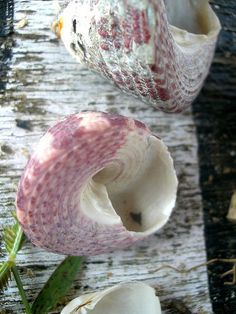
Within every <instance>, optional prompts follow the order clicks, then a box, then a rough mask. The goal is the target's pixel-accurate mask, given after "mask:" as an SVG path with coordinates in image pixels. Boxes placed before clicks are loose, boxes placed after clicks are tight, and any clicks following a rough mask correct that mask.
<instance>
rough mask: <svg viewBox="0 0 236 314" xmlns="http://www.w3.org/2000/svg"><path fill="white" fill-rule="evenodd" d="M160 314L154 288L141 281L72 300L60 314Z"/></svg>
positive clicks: (122, 284)
mask: <svg viewBox="0 0 236 314" xmlns="http://www.w3.org/2000/svg"><path fill="white" fill-rule="evenodd" d="M75 313H77V314H88V313H91V314H161V306H160V302H159V299H158V297H157V296H156V295H155V290H154V289H153V288H151V287H150V286H148V285H146V284H144V283H141V282H126V283H121V284H118V285H116V286H113V287H110V288H107V289H105V290H103V291H100V292H95V293H90V294H87V295H83V296H81V297H78V298H76V299H74V300H72V301H71V302H70V303H69V304H67V306H66V307H65V308H64V309H63V310H62V312H61V314H75Z"/></svg>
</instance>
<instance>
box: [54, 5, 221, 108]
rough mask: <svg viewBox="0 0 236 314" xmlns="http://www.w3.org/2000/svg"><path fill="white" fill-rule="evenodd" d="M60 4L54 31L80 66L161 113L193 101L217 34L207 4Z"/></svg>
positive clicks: (205, 70) (205, 71) (210, 57)
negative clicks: (103, 77)
mask: <svg viewBox="0 0 236 314" xmlns="http://www.w3.org/2000/svg"><path fill="white" fill-rule="evenodd" d="M61 2H62V3H64V6H63V9H62V12H61V14H60V16H59V19H58V21H59V22H58V26H56V25H55V30H56V33H57V34H58V35H60V37H61V39H62V41H63V42H64V45H65V47H66V48H67V50H68V51H69V52H70V53H71V54H72V55H73V56H74V57H75V58H76V59H77V60H78V61H79V62H80V63H83V64H85V65H87V66H88V67H89V68H91V69H93V70H95V71H97V72H99V73H101V74H102V75H103V76H105V77H106V78H108V79H109V80H110V81H112V82H113V83H115V85H116V86H118V87H119V88H121V89H122V90H124V91H126V92H128V93H130V94H132V95H135V96H137V97H139V98H141V99H142V100H143V101H145V102H147V103H150V104H152V105H153V106H154V107H156V108H158V109H160V110H163V111H166V112H178V111H182V110H183V109H184V108H186V107H187V106H189V105H190V104H191V103H192V101H193V100H194V99H195V98H196V96H197V95H198V93H199V91H200V89H201V87H202V85H203V82H204V80H205V78H206V76H207V74H208V71H209V68H210V65H211V62H212V58H213V55H214V50H215V45H216V41H217V36H218V34H219V31H220V22H219V20H218V18H217V16H216V15H215V13H214V11H213V10H212V9H211V7H210V5H209V3H208V0H174V1H173V0H150V1H147V0H96V1H95V0H92V1H91V0H71V1H64V2H63V1H61Z"/></svg>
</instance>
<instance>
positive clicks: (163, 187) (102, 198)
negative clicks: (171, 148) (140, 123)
mask: <svg viewBox="0 0 236 314" xmlns="http://www.w3.org/2000/svg"><path fill="white" fill-rule="evenodd" d="M176 188H177V179H176V175H175V171H174V167H173V162H172V159H171V157H170V155H169V152H168V150H167V148H166V146H165V145H164V144H163V142H162V141H161V140H159V139H157V138H156V137H154V136H149V137H148V138H146V140H145V141H144V140H140V137H139V136H136V137H135V136H131V137H130V139H129V140H128V143H127V144H126V145H125V147H123V148H122V149H120V151H119V152H118V154H117V160H116V161H114V162H113V163H112V164H110V165H108V167H105V168H104V169H102V170H100V171H99V172H98V173H97V174H96V175H95V176H94V177H93V178H92V179H91V180H90V182H89V184H88V185H87V187H86V189H85V191H84V196H85V197H83V201H82V202H83V203H82V204H81V205H82V208H84V211H85V212H86V214H87V215H90V217H92V216H93V217H94V215H96V220H97V221H98V216H99V215H97V214H98V212H99V213H100V212H103V221H102V222H103V223H104V222H105V220H106V218H107V223H117V222H118V221H120V219H121V220H122V223H123V225H124V226H125V227H126V229H127V230H129V231H134V232H142V233H144V232H145V234H149V233H152V232H153V231H154V230H157V229H158V228H160V227H162V226H163V225H164V224H165V223H166V221H167V220H168V218H169V216H170V213H171V211H172V208H173V207H174V204H175V199H176ZM88 205H89V206H88ZM91 205H93V206H91ZM85 208H86V209H85ZM94 208H96V213H95V212H94Z"/></svg>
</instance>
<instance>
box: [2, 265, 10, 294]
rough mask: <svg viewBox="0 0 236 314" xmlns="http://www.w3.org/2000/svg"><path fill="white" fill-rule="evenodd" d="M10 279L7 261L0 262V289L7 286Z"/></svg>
mask: <svg viewBox="0 0 236 314" xmlns="http://www.w3.org/2000/svg"><path fill="white" fill-rule="evenodd" d="M10 279H11V267H10V265H9V262H5V263H2V264H0V291H1V290H3V289H4V288H6V287H7V285H8V283H9V280H10Z"/></svg>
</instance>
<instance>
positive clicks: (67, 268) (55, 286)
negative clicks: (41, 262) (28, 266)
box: [32, 256, 83, 314]
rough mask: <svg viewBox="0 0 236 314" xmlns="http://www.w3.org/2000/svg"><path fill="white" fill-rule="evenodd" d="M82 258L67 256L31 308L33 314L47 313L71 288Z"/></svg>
mask: <svg viewBox="0 0 236 314" xmlns="http://www.w3.org/2000/svg"><path fill="white" fill-rule="evenodd" d="M82 260H83V257H77V256H69V257H66V258H65V259H64V261H63V262H62V263H61V264H60V265H59V266H58V267H57V268H56V270H55V271H54V272H53V274H52V275H51V277H50V278H49V279H48V281H47V283H46V284H45V286H44V287H43V289H42V290H41V291H40V293H39V295H38V296H37V298H36V300H35V301H34V303H33V306H32V312H33V314H45V313H48V312H49V311H50V310H51V309H52V308H53V307H54V306H55V305H56V304H57V302H58V301H59V300H60V298H62V297H63V296H64V295H65V294H66V292H67V291H68V290H69V288H70V287H71V285H72V283H73V281H74V279H75V276H76V274H77V272H78V271H79V269H80V267H81V263H82Z"/></svg>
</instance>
